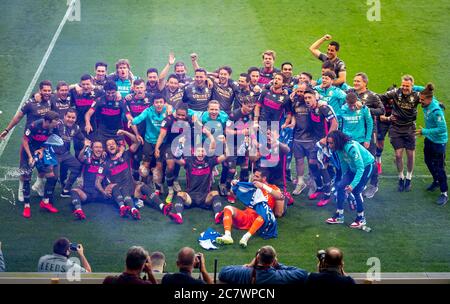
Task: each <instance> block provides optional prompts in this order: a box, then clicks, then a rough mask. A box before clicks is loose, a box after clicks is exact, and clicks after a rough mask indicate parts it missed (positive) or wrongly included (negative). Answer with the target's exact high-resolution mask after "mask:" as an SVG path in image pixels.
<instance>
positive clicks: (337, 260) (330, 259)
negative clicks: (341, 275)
mask: <svg viewBox="0 0 450 304" xmlns="http://www.w3.org/2000/svg"><path fill="white" fill-rule="evenodd" d="M343 260H344V254H343V253H342V251H341V250H340V249H339V248H336V247H330V248H327V250H326V251H325V259H324V263H325V264H326V266H327V267H339V266H342V264H343Z"/></svg>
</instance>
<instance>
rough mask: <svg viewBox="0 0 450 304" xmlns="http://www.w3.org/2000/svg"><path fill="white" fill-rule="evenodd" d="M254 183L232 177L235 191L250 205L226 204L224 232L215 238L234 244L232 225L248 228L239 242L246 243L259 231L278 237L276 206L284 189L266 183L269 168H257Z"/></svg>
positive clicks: (282, 199) (238, 196) (243, 228)
mask: <svg viewBox="0 0 450 304" xmlns="http://www.w3.org/2000/svg"><path fill="white" fill-rule="evenodd" d="M252 180H253V184H252V183H245V182H237V183H236V181H233V184H234V185H233V187H232V191H233V192H234V193H235V194H236V196H237V198H238V199H239V200H240V201H242V203H244V204H245V205H246V206H247V207H246V208H245V209H244V210H240V209H238V208H236V207H233V206H226V207H225V208H224V210H223V228H224V230H225V234H224V235H223V236H221V237H218V238H216V242H217V243H219V244H224V245H228V244H233V242H234V241H233V238H232V237H231V227H232V226H233V225H234V227H235V228H237V229H241V230H248V231H247V233H245V234H244V236H243V237H242V238H241V240H240V241H239V245H241V246H242V247H247V242H248V240H249V239H250V237H252V235H254V234H255V233H256V232H258V231H259V233H260V234H261V236H262V237H263V238H270V237H276V236H277V231H276V229H277V228H276V219H275V215H274V214H273V209H274V208H275V206H276V205H277V204H279V203H280V202H281V204H284V197H283V194H282V192H281V190H280V189H279V188H278V187H277V186H275V185H270V184H268V183H267V173H266V170H263V169H257V170H256V171H255V173H254V175H253V178H252Z"/></svg>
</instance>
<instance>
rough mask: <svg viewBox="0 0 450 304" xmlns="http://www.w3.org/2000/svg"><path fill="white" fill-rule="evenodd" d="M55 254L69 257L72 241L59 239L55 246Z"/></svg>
mask: <svg viewBox="0 0 450 304" xmlns="http://www.w3.org/2000/svg"><path fill="white" fill-rule="evenodd" d="M53 253H56V254H59V255H63V256H65V257H69V255H70V241H69V240H68V239H67V238H59V239H57V240H56V241H55V243H54V244H53Z"/></svg>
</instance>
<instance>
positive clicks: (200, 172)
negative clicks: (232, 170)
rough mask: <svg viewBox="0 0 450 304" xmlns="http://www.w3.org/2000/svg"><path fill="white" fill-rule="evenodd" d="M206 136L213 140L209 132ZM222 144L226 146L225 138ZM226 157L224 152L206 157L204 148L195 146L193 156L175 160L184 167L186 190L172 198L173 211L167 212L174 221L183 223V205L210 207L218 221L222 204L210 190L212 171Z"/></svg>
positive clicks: (216, 193)
mask: <svg viewBox="0 0 450 304" xmlns="http://www.w3.org/2000/svg"><path fill="white" fill-rule="evenodd" d="M204 130H206V128H204ZM206 132H207V131H206ZM208 137H209V138H210V139H211V140H212V141H213V140H214V139H212V135H211V133H209V134H208ZM224 145H225V146H226V144H225V140H224ZM210 150H211V149H210ZM226 158H227V157H226V156H225V154H222V155H219V156H213V157H208V156H207V155H206V150H205V148H203V147H197V148H196V150H195V156H191V157H186V158H184V159H180V160H176V162H177V163H178V164H179V165H180V166H184V167H185V170H186V180H187V186H186V192H179V193H177V196H176V197H175V198H174V199H173V209H174V210H175V212H171V213H169V217H170V218H171V219H172V220H173V221H174V222H175V223H177V224H182V223H183V216H182V212H183V210H184V207H185V206H186V207H200V208H203V209H211V208H212V209H213V212H214V220H215V222H216V223H218V222H220V217H221V215H222V214H221V211H222V210H223V204H222V201H221V197H220V195H219V192H218V191H211V186H212V181H213V179H212V172H213V169H214V166H216V165H218V164H220V163H222V162H223V161H225V159H226ZM172 211H173V210H172Z"/></svg>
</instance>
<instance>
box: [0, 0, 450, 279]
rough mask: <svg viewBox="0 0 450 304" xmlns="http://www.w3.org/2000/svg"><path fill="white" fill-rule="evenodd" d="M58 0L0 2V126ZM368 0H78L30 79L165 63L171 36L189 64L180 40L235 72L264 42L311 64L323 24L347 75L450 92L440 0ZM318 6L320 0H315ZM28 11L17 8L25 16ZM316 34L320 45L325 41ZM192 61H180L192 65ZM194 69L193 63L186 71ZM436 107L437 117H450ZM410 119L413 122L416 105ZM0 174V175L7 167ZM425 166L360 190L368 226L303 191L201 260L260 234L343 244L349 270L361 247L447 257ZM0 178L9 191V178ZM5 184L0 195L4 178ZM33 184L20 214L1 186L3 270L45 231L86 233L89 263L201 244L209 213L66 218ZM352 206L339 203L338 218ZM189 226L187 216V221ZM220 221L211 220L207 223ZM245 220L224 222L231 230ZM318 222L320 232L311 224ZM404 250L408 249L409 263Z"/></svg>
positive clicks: (289, 247) (288, 251)
mask: <svg viewBox="0 0 450 304" xmlns="http://www.w3.org/2000/svg"><path fill="white" fill-rule="evenodd" d="M62 3H63V2H61V1H56V0H55V1H40V2H39V3H38V2H36V1H31V0H24V1H20V2H8V3H2V4H0V8H1V9H2V11H3V12H5V14H4V18H2V19H1V20H0V29H1V30H0V38H1V39H2V41H3V43H2V44H1V46H0V68H1V69H2V71H4V75H8V76H10V75H14V77H7V76H3V77H2V81H1V82H0V92H1V95H0V96H1V108H0V110H2V111H3V114H1V116H0V117H1V119H0V127H1V128H3V127H5V126H6V124H7V122H8V121H9V119H10V117H12V115H13V114H14V113H15V111H16V109H17V107H18V104H19V102H20V99H21V98H22V96H23V93H24V92H25V90H26V88H27V86H28V84H29V82H30V80H31V78H32V76H33V74H34V72H35V71H36V69H37V66H38V65H39V63H40V60H41V59H42V56H43V54H44V53H45V50H46V48H47V46H48V44H49V42H50V40H51V38H52V36H53V34H54V32H55V30H56V28H57V26H58V25H59V22H60V21H61V18H62V16H63V15H64V13H65V10H66V7H65V6H64V5H63V4H62ZM365 3H366V2H365V1H345V4H342V3H340V2H332V3H330V2H328V1H304V2H302V4H299V3H297V2H295V1H264V2H263V1H246V2H237V1H236V2H222V1H208V2H206V1H202V2H200V1H198V2H195V3H189V4H185V3H183V2H179V1H166V2H163V3H161V2H155V1H152V2H150V1H135V2H132V3H127V4H126V6H125V5H124V2H123V1H117V0H113V1H108V5H107V6H105V5H104V4H103V2H101V1H81V5H82V11H81V21H80V22H72V23H71V22H68V23H66V25H65V27H64V29H63V31H62V33H61V36H60V37H59V40H58V41H57V43H56V45H55V48H54V50H53V53H52V54H51V56H50V58H49V60H48V62H47V65H46V67H45V68H44V70H43V73H42V75H41V77H40V79H39V80H42V79H50V80H51V81H53V83H56V82H57V81H58V80H61V79H64V80H66V81H68V82H70V83H74V82H76V81H78V80H79V76H80V75H81V74H83V73H86V72H92V70H93V65H94V63H95V62H96V61H98V60H105V61H106V62H108V63H109V64H110V71H113V69H114V62H115V61H116V60H117V59H118V58H128V59H129V60H130V62H131V64H132V71H133V72H134V73H135V74H136V75H139V76H141V77H142V76H144V75H145V71H146V69H147V68H148V67H150V66H156V67H158V68H159V69H162V67H163V66H164V64H165V63H166V61H167V54H168V52H169V51H170V50H173V51H174V52H175V55H176V57H177V60H183V61H185V62H186V63H188V64H189V62H190V60H189V53H191V52H197V53H198V54H199V56H200V64H201V65H202V66H205V67H206V68H207V69H209V70H213V69H215V68H216V67H217V66H220V65H225V64H227V65H230V66H232V67H233V70H234V73H233V76H234V78H236V77H237V76H236V75H238V74H239V73H241V72H244V71H246V69H247V68H248V67H249V66H261V58H260V54H261V52H262V51H263V50H265V49H274V50H276V51H277V60H276V65H277V66H279V65H280V64H281V63H282V62H284V61H291V62H292V63H293V64H294V72H296V73H298V72H300V71H311V72H312V73H313V74H314V76H315V78H317V76H318V75H319V73H320V62H319V61H318V60H316V59H315V58H313V57H312V55H310V53H309V51H308V50H307V48H308V46H309V45H310V44H311V43H312V42H314V41H315V40H316V39H318V38H319V37H321V36H322V35H323V34H325V33H330V34H332V35H333V39H336V40H337V41H339V42H340V43H341V48H342V50H341V52H340V55H339V56H340V57H341V58H342V59H343V60H344V61H345V62H346V64H347V80H348V82H349V83H350V84H351V79H352V76H353V75H354V74H355V73H356V72H359V71H364V72H366V73H367V74H368V75H369V79H370V83H369V88H370V89H372V90H374V91H376V92H383V91H384V90H385V89H386V88H387V87H388V86H390V85H391V84H392V83H397V84H399V82H400V77H401V75H402V74H405V73H410V74H412V75H414V76H415V78H416V83H417V84H425V83H426V82H428V81H432V82H433V83H434V84H435V85H436V87H437V97H438V99H439V100H441V101H444V102H446V101H447V100H448V98H449V97H450V94H449V93H448V91H447V90H446V89H447V86H446V80H447V78H448V73H445V72H442V71H448V70H449V62H448V58H449V50H448V47H447V46H448V44H449V38H448V36H446V31H445V29H447V28H449V25H450V21H449V20H448V18H446V17H447V15H448V12H449V10H450V4H449V3H448V2H446V1H434V2H433V4H432V5H425V4H422V3H421V2H420V1H396V2H393V1H381V4H382V11H381V18H382V19H381V22H368V21H367V19H366V11H367V9H368V8H369V7H368V6H366V4H365ZM324 8H326V10H325V9H324ZM25 21H26V22H25ZM325 47H326V45H324V46H323V47H322V51H325ZM188 66H189V65H188ZM189 74H191V75H192V69H191V68H190V73H189ZM448 113H449V111H448V110H447V112H446V117H447V121H449V120H450V116H449V114H448ZM418 125H423V115H422V110H421V109H420V106H419V118H418ZM22 132H23V124H21V125H20V126H19V127H18V128H17V130H15V132H14V134H13V136H12V138H11V140H10V142H9V144H8V146H7V147H6V149H5V152H4V153H3V155H2V157H1V158H0V166H9V167H11V166H16V164H18V151H19V146H20V138H21V133H22ZM422 149H423V139H422V138H421V139H419V140H418V147H417V157H416V169H415V174H428V171H427V170H426V167H425V165H424V163H423V152H422ZM384 164H385V166H384V173H385V174H395V168H394V165H393V161H392V149H391V147H390V144H389V143H388V142H387V143H386V151H385V154H384ZM1 173H2V174H1V175H0V177H3V176H4V175H3V172H1ZM429 182H430V179H419V178H416V179H414V181H413V191H412V192H411V193H404V194H399V193H397V192H395V190H396V180H395V179H383V180H382V181H381V184H380V191H379V192H378V193H377V195H376V197H375V200H369V201H367V204H366V214H367V219H368V223H369V225H370V226H371V227H372V228H373V232H372V233H363V232H361V231H352V230H350V228H347V227H344V226H339V227H330V226H328V225H326V224H324V223H323V221H324V219H326V218H327V217H328V216H330V215H331V213H332V211H333V209H334V207H333V206H332V205H330V206H327V207H325V208H322V209H319V208H317V207H315V205H314V204H313V203H310V202H306V201H305V198H304V197H301V198H300V199H296V204H295V206H294V207H291V208H289V212H288V216H287V217H286V218H284V219H282V220H281V221H280V222H279V225H280V229H279V238H278V239H274V240H268V241H264V240H262V239H260V238H258V237H255V238H253V239H252V240H251V241H250V242H249V247H248V248H247V249H246V250H242V249H240V248H239V247H238V245H232V246H228V247H224V248H221V249H220V250H218V251H213V252H208V253H207V262H208V269H209V270H210V271H212V261H213V258H214V257H217V258H218V259H219V265H220V266H221V265H226V264H234V263H237V264H242V263H246V262H248V261H249V260H250V259H251V258H252V257H253V256H254V253H255V251H256V249H257V248H259V247H260V246H262V245H264V244H268V243H269V244H272V245H274V246H275V248H276V249H277V251H278V253H279V256H280V260H281V261H282V262H284V263H287V264H295V265H299V266H301V267H304V268H306V269H308V270H314V267H315V263H316V261H315V257H314V256H315V251H316V250H317V249H318V248H323V247H327V246H331V245H335V246H339V247H341V248H342V249H343V250H344V252H345V255H346V258H345V259H346V270H347V271H349V272H365V271H366V270H367V269H368V267H369V266H366V260H367V258H369V257H372V256H376V257H379V258H380V260H381V263H382V264H381V267H382V271H391V272H397V271H398V272H400V271H403V272H406V271H408V272H417V271H450V266H449V265H450V257H449V255H448V254H447V253H446V248H448V247H449V245H450V232H449V231H448V229H446V227H448V226H449V222H450V217H449V210H448V206H446V207H443V208H442V207H441V208H440V207H438V206H436V205H435V204H434V201H435V199H436V198H437V197H436V194H428V193H425V192H424V191H423V189H424V188H425V187H426V186H427V185H428V184H429ZM2 184H3V185H6V186H7V187H9V188H12V189H13V190H14V192H17V191H16V190H17V182H16V181H3V182H2ZM0 194H1V195H2V196H6V197H8V196H10V195H9V193H8V192H7V191H6V189H4V187H0ZM37 202H38V198H37V197H34V198H33V204H32V216H33V217H32V219H30V220H28V221H27V220H25V219H23V218H22V217H21V206H12V205H11V204H10V203H9V202H8V201H6V200H4V199H0V241H2V243H3V244H2V246H3V250H4V252H5V255H6V258H7V266H8V270H9V271H35V270H36V264H37V260H38V258H39V257H40V256H41V255H43V254H46V253H49V252H51V248H52V243H53V241H54V239H56V238H57V237H59V236H61V235H65V236H68V237H69V238H70V239H71V240H73V241H77V242H81V243H83V244H84V245H85V248H86V255H87V257H88V259H89V261H90V262H91V265H92V267H93V269H94V270H95V271H120V270H121V269H122V267H123V266H122V265H123V257H124V255H125V252H126V249H127V248H128V247H129V246H131V245H134V244H141V245H144V246H146V247H147V248H148V249H149V250H161V251H163V252H165V253H166V255H167V257H168V259H169V261H168V270H171V271H173V270H175V264H174V263H173V262H171V261H174V260H175V256H176V252H177V250H178V249H179V248H180V247H181V246H185V245H188V246H192V247H194V248H196V249H199V246H198V245H197V241H196V239H197V237H198V234H199V233H200V232H201V231H203V230H204V229H206V228H207V227H208V226H210V225H212V224H211V223H212V214H211V213H210V212H208V211H204V210H197V209H194V210H188V211H186V214H185V224H183V225H181V226H179V225H175V224H172V223H170V222H169V220H168V219H167V218H164V217H162V216H161V214H160V213H157V212H155V211H154V210H152V209H150V208H148V207H146V208H145V209H144V210H143V212H142V213H143V214H142V215H143V220H142V221H141V222H133V221H132V220H131V219H128V220H123V219H121V218H119V216H118V212H117V210H116V209H115V208H113V207H111V206H105V205H102V204H91V205H87V206H86V207H85V211H86V213H87V215H88V220H87V221H86V222H82V223H81V222H76V221H73V219H72V215H71V214H70V212H71V210H70V206H69V201H68V200H63V199H61V200H60V201H58V202H57V203H56V206H57V207H58V208H60V210H61V212H60V213H59V214H57V215H51V214H46V213H41V212H39V211H38V210H37V209H38V204H37ZM353 216H354V213H353V212H348V211H346V222H348V223H350V222H351V221H352V220H353ZM193 227H195V228H196V229H197V230H196V231H193ZM216 227H217V228H218V229H219V231H222V230H221V229H222V228H221V227H220V226H216ZM242 234H243V232H241V231H239V232H234V233H233V236H234V239H235V242H236V243H237V242H238V241H239V239H240V237H241V236H242ZM317 234H319V238H316V235H317ZM405 261H413V262H412V263H411V262H408V263H405Z"/></svg>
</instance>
